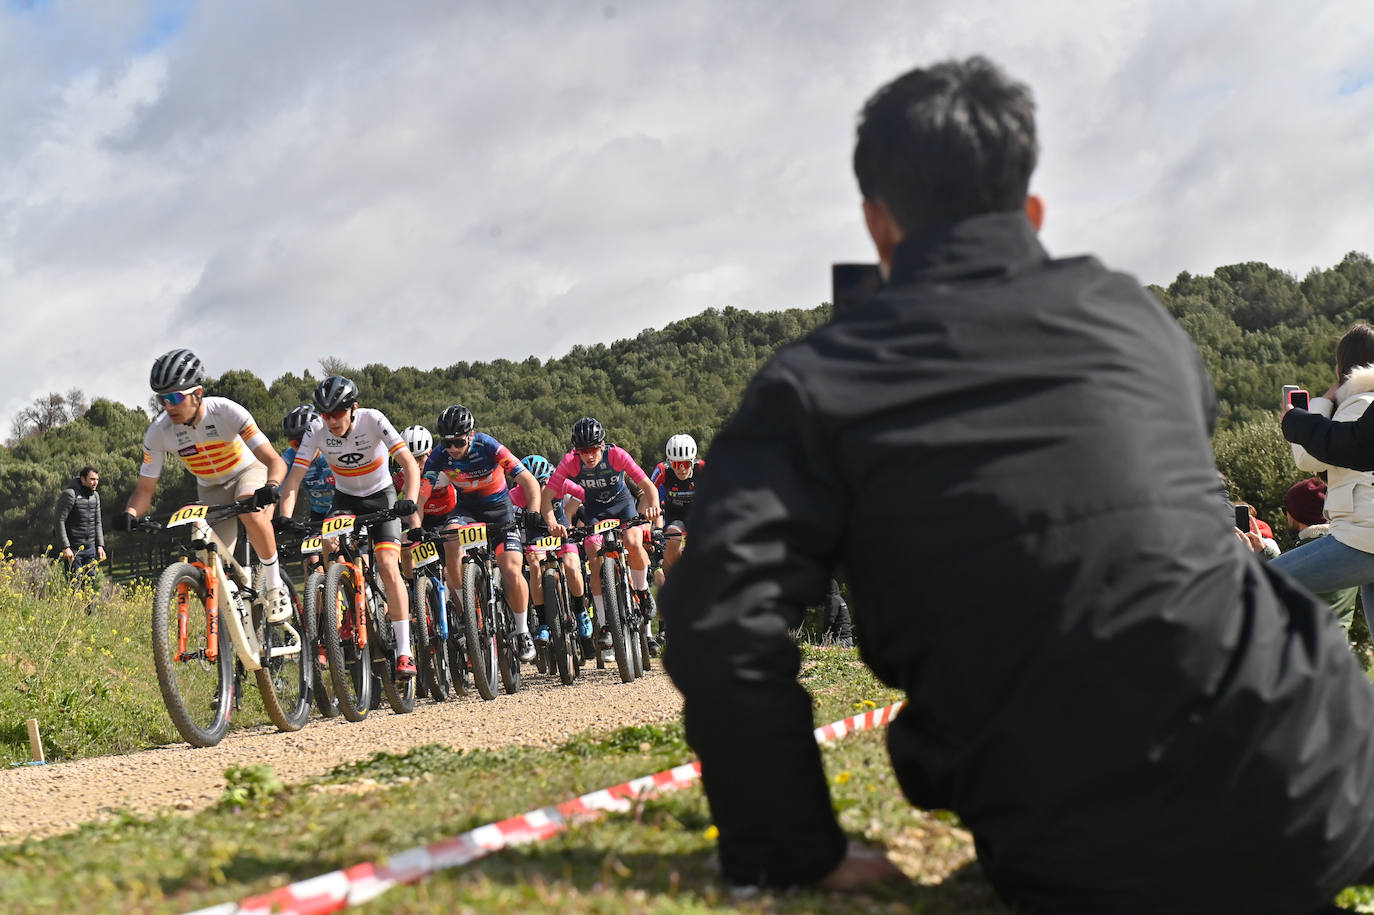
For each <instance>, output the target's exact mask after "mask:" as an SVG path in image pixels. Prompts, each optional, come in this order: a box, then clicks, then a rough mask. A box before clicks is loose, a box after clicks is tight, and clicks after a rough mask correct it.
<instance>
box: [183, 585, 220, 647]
mask: <svg viewBox="0 0 1374 915" xmlns="http://www.w3.org/2000/svg"><path fill="white" fill-rule="evenodd" d="M191 565H193V566H195V567H196V568H197V569H200V571H201V574H202V575H204V576H205V639H206V642H205V647H204V648H198V649H196V650H195V651H194V652H189V653H188V652H187V650H186V643H187V642H188V641H189V639H190V632H189V630H190V619H191V586H190V585H189V584H188V583H186V582H182V583H181V584H179V585H177V653H176V660H178V661H190V660H195V659H199V658H202V657H203V658H204V659H205V660H207V661H215V660H218V659H219V580H218V577H217V576H215V575H213V574H210V573H209V570H208V569H206V567H205V563H203V562H193V563H191Z"/></svg>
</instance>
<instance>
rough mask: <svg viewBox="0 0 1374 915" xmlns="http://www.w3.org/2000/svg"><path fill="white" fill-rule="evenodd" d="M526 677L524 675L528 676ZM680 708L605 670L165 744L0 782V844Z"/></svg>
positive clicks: (658, 678)
mask: <svg viewBox="0 0 1374 915" xmlns="http://www.w3.org/2000/svg"><path fill="white" fill-rule="evenodd" d="M531 674H532V672H531ZM681 711H682V698H681V696H680V695H679V694H678V692H677V690H675V689H674V688H673V685H672V683H671V682H670V681H669V679H668V677H667V675H666V674H664V673H663V672H662V670H661V669H658V668H655V669H654V670H652V671H649V672H646V673H645V675H644V678H643V679H642V680H637V681H635V682H634V683H630V684H626V683H621V682H620V677H619V675H618V674H617V673H616V671H615V667H614V665H611V666H609V667H608V668H607V669H605V670H597V669H596V668H595V667H592V668H585V669H584V670H583V672H582V680H580V681H579V682H578V683H576V684H575V685H574V686H572V687H564V686H561V685H557V684H556V683H555V682H554V680H553V679H551V678H549V677H547V676H541V675H533V674H532V675H529V676H526V678H525V688H524V689H523V690H522V691H521V692H519V693H516V694H515V695H514V696H507V695H499V696H498V697H497V698H496V700H495V701H494V702H483V701H482V700H481V699H479V698H476V694H475V692H474V693H470V694H469V696H468V697H467V698H463V699H450V700H449V701H448V702H444V703H434V702H430V701H428V700H420V701H419V702H417V703H416V707H415V711H414V712H413V713H411V714H409V715H395V714H392V713H391V711H390V709H388V708H387V706H386V704H385V702H383V704H382V707H381V708H380V709H377V710H375V711H373V712H372V713H371V714H369V715H368V716H367V719H366V720H364V721H361V722H358V723H356V724H350V723H348V722H347V721H345V720H344V719H343V718H336V719H332V720H326V719H322V718H318V717H314V718H312V719H311V721H310V723H309V724H307V725H306V726H305V727H304V728H302V729H301V730H299V731H297V732H296V733H294V734H283V733H280V732H278V731H277V729H276V728H275V727H273V726H271V725H264V726H262V727H257V728H252V729H249V730H244V731H233V732H231V733H230V734H229V736H228V737H226V738H225V739H224V740H223V742H221V743H220V744H219V746H216V747H210V748H207V749H192V748H191V747H189V746H187V745H186V744H175V745H172V746H167V747H160V748H158V749H155V750H144V751H142V752H139V753H131V754H129V755H127V756H100V757H96V758H93V759H81V760H75V761H73V762H65V763H58V764H55V765H48V766H27V767H18V768H13V769H10V770H9V771H5V772H0V843H4V842H12V841H16V840H18V839H22V838H24V837H26V836H29V837H38V836H47V835H53V834H56V833H61V832H66V831H68V830H71V829H74V828H76V827H77V826H79V825H80V824H82V823H85V822H88V821H92V820H99V819H102V818H105V817H108V816H109V808H115V807H125V808H127V809H129V810H131V811H133V812H134V813H138V814H147V813H152V812H154V811H157V810H161V809H165V808H174V809H177V810H187V811H190V810H199V809H201V808H204V807H208V806H209V805H211V804H213V803H214V802H215V801H216V800H218V799H219V797H220V794H221V793H222V792H223V790H224V785H225V782H224V770H225V769H227V768H228V767H229V766H237V765H251V764H254V763H268V764H270V765H271V766H272V768H273V769H274V770H275V771H276V773H277V775H278V776H279V777H280V778H281V779H282V781H284V782H286V783H288V784H290V783H293V782H299V781H301V780H303V779H305V778H308V777H309V776H312V775H318V774H320V773H322V772H325V771H327V770H329V769H330V768H332V767H333V766H336V765H338V764H339V763H342V762H349V761H352V760H359V759H367V758H368V757H369V756H371V755H372V754H373V753H376V752H378V751H381V750H386V751H388V752H392V753H399V752H404V751H406V750H408V749H410V748H412V747H416V746H420V745H423V744H428V743H441V744H447V745H448V746H450V747H454V748H462V749H495V748H498V747H505V746H527V747H556V746H559V745H561V744H563V743H564V742H566V741H567V740H568V738H569V737H571V736H572V735H574V734H577V733H580V732H582V731H598V732H605V731H613V730H615V729H616V728H621V727H625V726H627V725H632V724H645V723H660V722H664V721H670V720H673V719H676V718H677V717H678V716H679V715H680V714H681Z"/></svg>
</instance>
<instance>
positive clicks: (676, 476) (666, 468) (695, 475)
mask: <svg viewBox="0 0 1374 915" xmlns="http://www.w3.org/2000/svg"><path fill="white" fill-rule="evenodd" d="M663 450H664V457H666V458H667V460H664V461H660V462H659V464H658V466H657V467H655V468H654V472H653V474H652V475H651V476H650V477H649V481H650V482H651V483H653V484H654V485H655V486H656V487H658V499H659V504H661V505H662V506H663V516H662V517H661V518H659V526H661V527H663V528H664V531H665V533H669V534H672V533H676V534H678V536H676V537H666V538H664V541H663V571H662V573H661V574H662V575H663V577H664V578H665V579H666V578H667V577H668V572H669V570H670V569H672V567H673V563H675V562H677V560H678V557H679V556H681V555H682V546H683V539H682V536H681V535H683V534H685V533H687V513H688V512H689V511H690V510H691V508H692V500H693V499H694V498H696V489H697V484H698V483H700V482H701V475H702V472H703V471H704V469H705V467H706V462H705V461H703V460H701V459H699V458H698V457H697V440H696V439H694V438H692V437H691V436H690V435H688V434H687V433H685V432H679V433H678V434H677V435H674V436H673V437H672V438H670V439H668V444H667V446H666V447H665V448H664V449H663ZM665 636H666V633H665V632H664V631H663V622H662V621H661V620H660V621H659V624H658V639H657V640H653V641H650V642H649V654H650V655H652V656H655V657H656V656H657V655H658V653H659V648H660V643H661V642H662V641H663V639H664V637H665Z"/></svg>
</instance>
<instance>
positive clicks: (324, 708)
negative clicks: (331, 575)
mask: <svg viewBox="0 0 1374 915" xmlns="http://www.w3.org/2000/svg"><path fill="white" fill-rule="evenodd" d="M326 606H328V605H327V604H326V603H325V602H324V573H323V572H319V571H315V572H311V573H310V575H309V576H308V577H307V578H306V579H305V606H304V608H303V610H302V612H303V613H304V614H305V615H306V616H308V617H309V618H310V622H309V624H308V625H309V626H310V631H311V633H312V640H311V645H310V671H311V680H312V687H311V692H312V693H313V694H314V698H315V708H317V709H319V710H320V714H321V715H322V716H324V717H325V718H337V717H339V700H338V699H335V698H334V681H333V680H331V679H330V678H329V658H328V655H327V653H326V652H324V651H323V648H324V642H323V641H322V640H321V630H323V629H324V608H325V607H326Z"/></svg>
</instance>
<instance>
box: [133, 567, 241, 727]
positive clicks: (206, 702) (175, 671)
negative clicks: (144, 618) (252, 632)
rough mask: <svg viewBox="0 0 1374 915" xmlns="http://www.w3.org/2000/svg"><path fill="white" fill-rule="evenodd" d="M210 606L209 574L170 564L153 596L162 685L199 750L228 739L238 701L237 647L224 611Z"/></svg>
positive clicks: (155, 648)
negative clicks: (227, 629) (233, 706)
mask: <svg viewBox="0 0 1374 915" xmlns="http://www.w3.org/2000/svg"><path fill="white" fill-rule="evenodd" d="M205 602H206V585H205V571H204V570H203V569H198V568H196V567H195V566H193V565H191V564H190V563H189V562H175V563H172V564H171V565H170V566H168V567H167V569H166V571H164V572H163V573H162V577H161V578H160V579H158V583H157V591H156V592H155V593H154V595H153V664H154V666H155V667H156V668H157V685H158V688H159V689H161V691H162V702H163V704H164V705H166V706H167V714H168V715H170V716H171V718H172V723H173V724H174V725H176V729H177V732H178V733H179V734H181V736H182V739H183V740H185V741H186V742H187V743H189V744H190V745H191V746H193V747H213V746H214V745H215V744H217V743H219V742H220V741H221V740H223V739H224V735H225V733H226V732H228V730H229V709H230V706H231V704H232V703H233V701H234V690H233V686H232V682H233V678H234V653H233V648H232V647H231V645H230V643H229V635H228V633H227V632H225V630H224V626H223V624H222V623H221V622H220V616H219V611H218V609H216V610H214V611H210V610H209V609H208V608H207V607H206V604H205ZM212 613H213V614H214V615H213V617H212V615H211V614H212ZM212 624H213V628H214V630H215V635H214V637H212V636H211V633H210V629H211V626H212Z"/></svg>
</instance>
